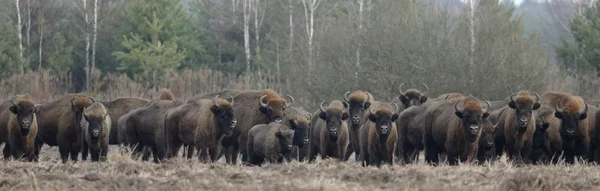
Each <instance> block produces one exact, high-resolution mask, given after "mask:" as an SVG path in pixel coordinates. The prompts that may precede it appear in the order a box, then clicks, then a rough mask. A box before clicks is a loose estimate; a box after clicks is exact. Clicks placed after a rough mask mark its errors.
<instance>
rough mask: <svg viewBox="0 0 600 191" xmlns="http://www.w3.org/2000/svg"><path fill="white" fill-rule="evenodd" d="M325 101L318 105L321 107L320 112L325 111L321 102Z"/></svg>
mask: <svg viewBox="0 0 600 191" xmlns="http://www.w3.org/2000/svg"><path fill="white" fill-rule="evenodd" d="M324 103H325V101H322V102H321V104H320V105H319V108H320V109H321V112H325V108H323V104H324Z"/></svg>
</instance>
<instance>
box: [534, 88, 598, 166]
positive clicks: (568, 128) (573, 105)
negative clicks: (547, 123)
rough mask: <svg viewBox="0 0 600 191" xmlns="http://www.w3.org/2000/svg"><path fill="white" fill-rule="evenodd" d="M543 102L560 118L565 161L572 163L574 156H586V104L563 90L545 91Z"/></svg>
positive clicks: (587, 132)
mask: <svg viewBox="0 0 600 191" xmlns="http://www.w3.org/2000/svg"><path fill="white" fill-rule="evenodd" d="M542 100H543V102H542V103H543V104H544V105H547V106H549V107H554V109H555V112H554V116H555V117H556V119H558V120H560V122H559V123H558V124H559V132H560V135H561V138H562V143H563V152H564V153H563V157H564V159H565V162H567V163H569V164H572V163H574V162H575V158H576V157H578V158H586V157H588V154H589V149H590V137H589V124H588V120H586V119H587V116H588V108H589V107H588V104H587V103H586V102H585V101H584V100H583V99H582V98H581V97H579V96H573V95H571V94H568V93H565V92H553V91H550V92H546V93H545V94H544V95H543V96H542Z"/></svg>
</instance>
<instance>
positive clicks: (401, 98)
mask: <svg viewBox="0 0 600 191" xmlns="http://www.w3.org/2000/svg"><path fill="white" fill-rule="evenodd" d="M398 98H400V101H401V102H402V103H403V104H406V102H408V98H407V97H406V96H404V95H400V96H398Z"/></svg>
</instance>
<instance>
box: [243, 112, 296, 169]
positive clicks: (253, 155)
mask: <svg viewBox="0 0 600 191" xmlns="http://www.w3.org/2000/svg"><path fill="white" fill-rule="evenodd" d="M293 136H294V131H293V130H290V128H289V127H286V126H285V125H283V124H281V123H275V122H273V123H269V124H268V125H267V124H260V125H256V126H254V127H252V128H251V129H250V131H248V144H247V147H246V148H247V149H248V162H249V163H250V164H251V165H261V164H262V163H263V162H265V160H266V161H268V162H270V163H281V162H283V159H286V158H287V157H288V156H289V154H290V152H291V151H292V147H293V144H292V139H293ZM288 160H289V159H288Z"/></svg>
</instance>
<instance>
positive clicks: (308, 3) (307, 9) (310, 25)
mask: <svg viewBox="0 0 600 191" xmlns="http://www.w3.org/2000/svg"><path fill="white" fill-rule="evenodd" d="M319 3H320V0H302V5H304V17H305V19H306V34H307V36H308V70H309V74H310V72H312V68H313V49H314V47H313V37H314V33H315V28H314V26H315V25H314V23H315V10H316V9H317V8H318V7H319Z"/></svg>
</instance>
